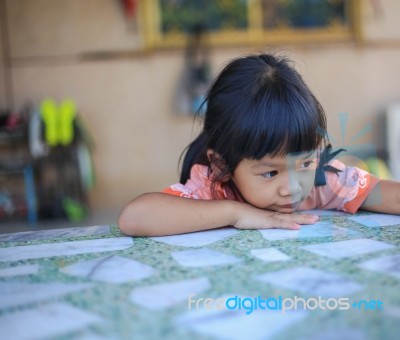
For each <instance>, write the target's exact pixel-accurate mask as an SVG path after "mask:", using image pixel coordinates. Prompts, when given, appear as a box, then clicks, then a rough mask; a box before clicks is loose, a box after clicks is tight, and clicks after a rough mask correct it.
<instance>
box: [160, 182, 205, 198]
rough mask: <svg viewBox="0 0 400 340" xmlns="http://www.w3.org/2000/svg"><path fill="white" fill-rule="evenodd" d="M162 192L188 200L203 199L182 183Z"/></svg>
mask: <svg viewBox="0 0 400 340" xmlns="http://www.w3.org/2000/svg"><path fill="white" fill-rule="evenodd" d="M161 192H163V193H165V194H169V195H173V196H179V197H186V198H194V199H200V198H201V197H200V196H199V195H198V194H196V193H195V192H194V191H193V190H191V189H190V188H188V187H186V186H185V185H183V184H181V183H176V184H173V185H171V186H169V187H168V188H165V189H164V190H162V191H161Z"/></svg>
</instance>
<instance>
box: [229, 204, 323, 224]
mask: <svg viewBox="0 0 400 340" xmlns="http://www.w3.org/2000/svg"><path fill="white" fill-rule="evenodd" d="M237 208H238V209H237V210H236V212H237V218H236V219H235V220H234V223H233V226H234V227H235V228H238V229H271V228H278V229H295V230H297V229H300V224H314V223H316V222H318V221H319V216H316V215H310V214H301V213H291V214H284V213H278V212H276V211H269V210H264V209H258V208H255V207H253V206H251V205H249V204H246V203H241V207H240V208H239V207H237Z"/></svg>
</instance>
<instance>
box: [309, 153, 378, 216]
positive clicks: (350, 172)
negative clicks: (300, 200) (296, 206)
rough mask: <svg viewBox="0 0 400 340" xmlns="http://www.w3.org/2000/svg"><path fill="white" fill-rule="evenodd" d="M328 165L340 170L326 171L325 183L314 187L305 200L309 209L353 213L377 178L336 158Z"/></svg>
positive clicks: (376, 181)
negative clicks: (335, 171)
mask: <svg viewBox="0 0 400 340" xmlns="http://www.w3.org/2000/svg"><path fill="white" fill-rule="evenodd" d="M330 165H331V166H333V167H335V168H336V169H338V170H340V171H339V172H338V173H334V172H330V171H327V172H326V182H327V183H326V185H323V186H320V187H316V188H314V189H313V191H312V193H311V194H310V196H309V197H308V198H307V200H306V205H307V206H308V208H311V209H315V208H317V209H337V210H342V211H345V212H348V213H352V214H354V213H355V212H356V211H357V210H358V209H359V208H360V207H361V205H362V204H363V202H364V201H365V199H366V198H367V197H368V194H369V193H370V192H371V191H372V189H373V188H374V187H375V185H376V184H377V183H378V182H379V179H378V178H377V177H375V176H373V175H372V174H370V173H368V172H367V171H365V170H362V169H359V168H356V167H350V166H346V165H344V164H343V163H342V162H340V161H338V160H334V161H332V162H330Z"/></svg>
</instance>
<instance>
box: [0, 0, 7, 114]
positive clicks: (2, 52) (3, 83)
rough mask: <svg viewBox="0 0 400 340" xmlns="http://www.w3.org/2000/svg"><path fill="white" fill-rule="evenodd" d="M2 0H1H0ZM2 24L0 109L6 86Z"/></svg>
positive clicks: (3, 102)
mask: <svg viewBox="0 0 400 340" xmlns="http://www.w3.org/2000/svg"><path fill="white" fill-rule="evenodd" d="M0 1H2V0H0ZM1 5H2V4H1V3H0V20H1V9H2V6H1ZM2 33H3V32H2V25H1V22H0V110H4V109H5V108H6V88H5V75H4V71H5V69H4V51H3V34H2Z"/></svg>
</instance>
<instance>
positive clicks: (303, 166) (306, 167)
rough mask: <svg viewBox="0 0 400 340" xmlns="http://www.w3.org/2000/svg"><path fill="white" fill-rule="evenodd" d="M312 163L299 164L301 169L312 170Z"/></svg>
mask: <svg viewBox="0 0 400 340" xmlns="http://www.w3.org/2000/svg"><path fill="white" fill-rule="evenodd" d="M314 164H315V162H314V161H305V162H303V163H301V164H300V168H301V169H312V168H313V167H314Z"/></svg>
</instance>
